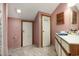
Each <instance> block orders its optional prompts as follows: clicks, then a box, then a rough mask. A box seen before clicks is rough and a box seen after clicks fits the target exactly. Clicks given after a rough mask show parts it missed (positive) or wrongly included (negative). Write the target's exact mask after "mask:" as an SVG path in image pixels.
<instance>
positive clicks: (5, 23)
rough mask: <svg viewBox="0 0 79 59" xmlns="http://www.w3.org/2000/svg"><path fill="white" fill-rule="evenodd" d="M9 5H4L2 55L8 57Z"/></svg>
mask: <svg viewBox="0 0 79 59" xmlns="http://www.w3.org/2000/svg"><path fill="white" fill-rule="evenodd" d="M7 6H8V5H7V4H6V3H4V4H3V40H2V43H3V44H2V55H3V56H7V55H8V43H7V39H8V7H7Z"/></svg>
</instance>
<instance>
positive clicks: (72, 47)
mask: <svg viewBox="0 0 79 59" xmlns="http://www.w3.org/2000/svg"><path fill="white" fill-rule="evenodd" d="M55 48H56V52H57V55H58V56H79V44H76V43H73V44H71V43H68V42H67V41H65V40H64V39H62V38H61V37H59V36H58V35H56V39H55Z"/></svg>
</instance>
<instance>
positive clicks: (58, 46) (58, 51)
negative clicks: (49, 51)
mask: <svg viewBox="0 0 79 59" xmlns="http://www.w3.org/2000/svg"><path fill="white" fill-rule="evenodd" d="M55 48H56V52H57V55H58V56H61V47H60V45H59V43H58V42H57V40H55Z"/></svg>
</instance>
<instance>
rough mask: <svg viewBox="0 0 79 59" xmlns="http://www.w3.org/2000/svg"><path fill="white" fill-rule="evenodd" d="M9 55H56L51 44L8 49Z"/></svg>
mask: <svg viewBox="0 0 79 59" xmlns="http://www.w3.org/2000/svg"><path fill="white" fill-rule="evenodd" d="M9 56H56V52H55V49H54V48H53V46H50V47H44V48H38V47H35V46H28V47H22V48H16V49H10V50H9Z"/></svg>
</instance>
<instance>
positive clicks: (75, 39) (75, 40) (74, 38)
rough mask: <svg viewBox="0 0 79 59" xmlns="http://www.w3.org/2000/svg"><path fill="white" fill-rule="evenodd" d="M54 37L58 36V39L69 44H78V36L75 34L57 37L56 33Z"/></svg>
mask: <svg viewBox="0 0 79 59" xmlns="http://www.w3.org/2000/svg"><path fill="white" fill-rule="evenodd" d="M56 35H58V36H59V37H60V38H62V39H63V40H65V41H66V42H67V43H69V44H79V35H76V34H73V35H71V34H68V35H59V34H58V33H56Z"/></svg>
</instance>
